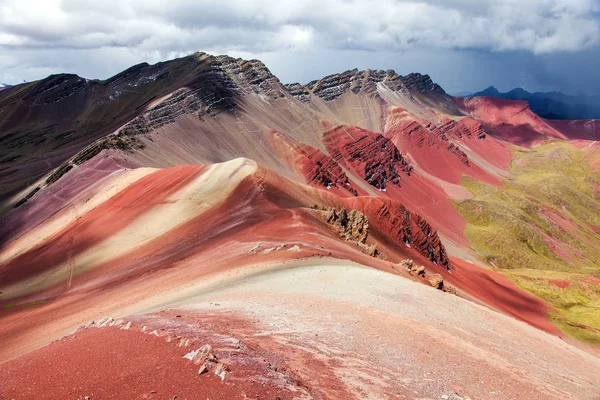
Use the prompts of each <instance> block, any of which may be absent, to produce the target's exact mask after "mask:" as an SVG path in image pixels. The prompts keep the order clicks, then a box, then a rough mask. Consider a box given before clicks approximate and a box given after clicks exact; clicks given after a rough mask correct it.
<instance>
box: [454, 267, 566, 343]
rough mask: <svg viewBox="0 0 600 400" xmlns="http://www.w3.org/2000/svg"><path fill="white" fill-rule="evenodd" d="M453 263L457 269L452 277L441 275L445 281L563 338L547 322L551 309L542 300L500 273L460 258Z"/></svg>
mask: <svg viewBox="0 0 600 400" xmlns="http://www.w3.org/2000/svg"><path fill="white" fill-rule="evenodd" d="M452 263H453V264H455V265H456V268H455V269H454V270H452V274H447V273H442V274H443V275H444V279H445V280H447V281H448V282H450V283H451V284H453V285H455V286H456V287H457V288H459V289H461V290H463V291H464V292H465V293H468V294H469V295H471V296H473V297H474V298H476V299H478V300H480V301H481V302H483V303H484V304H487V305H489V306H490V307H492V308H494V309H496V310H498V311H501V312H503V313H505V314H508V315H512V316H513V317H515V318H517V319H520V320H521V321H525V322H527V323H528V324H530V325H533V326H535V327H536V328H538V329H541V330H543V331H546V332H548V333H551V334H553V335H556V336H561V335H562V334H561V331H560V330H559V329H558V328H557V327H555V326H554V325H552V324H551V323H550V321H548V317H547V315H548V312H549V311H550V310H551V307H550V306H549V305H548V304H546V303H545V302H544V301H543V300H541V299H539V298H538V297H535V296H533V295H531V294H529V293H526V292H524V291H523V290H521V289H519V288H518V287H517V286H516V285H515V284H514V283H512V282H511V281H510V280H508V279H507V278H506V277H504V276H502V275H500V274H498V273H495V272H491V271H487V270H485V269H483V268H480V267H477V266H475V265H473V264H471V263H469V262H467V261H464V260H461V259H458V258H452Z"/></svg>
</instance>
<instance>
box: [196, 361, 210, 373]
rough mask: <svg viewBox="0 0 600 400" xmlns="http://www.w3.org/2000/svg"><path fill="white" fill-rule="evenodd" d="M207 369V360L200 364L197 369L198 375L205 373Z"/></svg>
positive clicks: (208, 364)
mask: <svg viewBox="0 0 600 400" xmlns="http://www.w3.org/2000/svg"><path fill="white" fill-rule="evenodd" d="M209 369H210V363H209V362H208V361H207V362H205V363H204V364H202V366H201V367H200V369H199V370H198V375H202V374H205V373H207V372H208V371H209Z"/></svg>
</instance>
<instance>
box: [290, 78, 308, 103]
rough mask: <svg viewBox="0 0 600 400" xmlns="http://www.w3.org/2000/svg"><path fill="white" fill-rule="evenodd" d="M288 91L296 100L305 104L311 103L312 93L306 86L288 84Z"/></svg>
mask: <svg viewBox="0 0 600 400" xmlns="http://www.w3.org/2000/svg"><path fill="white" fill-rule="evenodd" d="M284 86H285V88H286V90H287V91H288V92H289V93H290V94H291V95H292V96H294V97H295V98H297V99H298V100H300V101H301V102H303V103H308V102H310V92H309V91H308V89H307V88H306V86H304V85H301V84H299V83H288V84H286V85H284Z"/></svg>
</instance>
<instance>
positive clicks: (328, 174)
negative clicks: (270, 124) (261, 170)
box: [271, 130, 358, 196]
mask: <svg viewBox="0 0 600 400" xmlns="http://www.w3.org/2000/svg"><path fill="white" fill-rule="evenodd" d="M271 135H272V138H273V142H272V145H273V146H274V147H275V148H277V151H278V152H279V153H281V154H285V155H286V157H284V158H285V159H289V158H291V163H290V167H291V168H293V169H296V170H297V171H298V172H299V173H300V174H302V176H303V177H304V179H305V180H306V183H308V184H309V185H312V186H316V187H319V188H322V187H324V188H326V189H331V188H341V189H345V190H347V191H348V192H350V193H352V194H353V195H354V196H358V191H357V190H356V189H355V188H354V187H353V186H352V183H351V182H350V180H349V179H348V176H347V175H346V173H345V172H344V170H343V169H342V168H341V167H340V165H339V164H338V163H337V162H336V161H335V160H334V159H333V158H331V157H330V156H328V155H327V154H325V153H323V152H322V151H321V150H319V149H317V148H315V147H312V146H309V145H307V144H305V143H301V142H297V141H295V140H293V139H292V138H290V137H287V136H285V135H283V134H281V133H279V132H277V131H275V130H272V131H271ZM281 146H283V147H281ZM290 153H291V154H292V156H293V157H289V155H290ZM288 157H289V158H288Z"/></svg>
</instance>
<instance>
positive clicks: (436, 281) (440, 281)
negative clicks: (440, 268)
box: [429, 274, 444, 290]
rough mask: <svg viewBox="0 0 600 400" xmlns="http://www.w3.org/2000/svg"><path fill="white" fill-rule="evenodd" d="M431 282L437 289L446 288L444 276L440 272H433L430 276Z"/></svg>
mask: <svg viewBox="0 0 600 400" xmlns="http://www.w3.org/2000/svg"><path fill="white" fill-rule="evenodd" d="M429 284H430V285H431V286H433V287H434V288H436V289H439V290H444V278H443V277H442V275H440V274H433V275H432V276H431V277H430V278H429Z"/></svg>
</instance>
